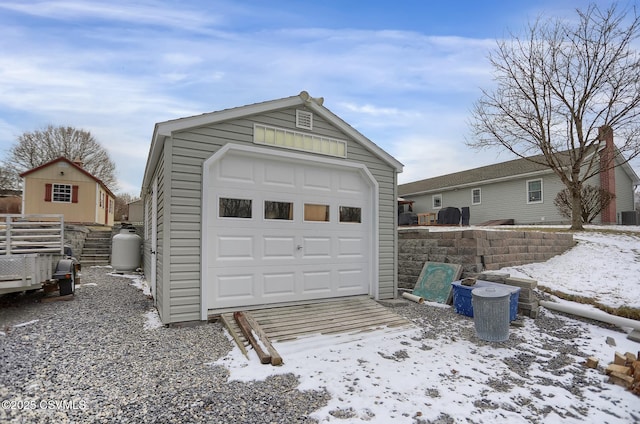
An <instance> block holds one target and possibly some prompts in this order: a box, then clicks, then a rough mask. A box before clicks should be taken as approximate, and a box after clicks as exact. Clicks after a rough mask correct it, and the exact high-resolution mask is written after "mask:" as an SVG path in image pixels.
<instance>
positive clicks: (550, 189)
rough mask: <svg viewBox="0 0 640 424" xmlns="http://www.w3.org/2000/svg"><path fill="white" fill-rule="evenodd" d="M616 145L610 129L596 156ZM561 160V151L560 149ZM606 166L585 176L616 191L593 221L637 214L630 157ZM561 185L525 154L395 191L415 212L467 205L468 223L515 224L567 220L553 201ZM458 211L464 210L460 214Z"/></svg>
mask: <svg viewBox="0 0 640 424" xmlns="http://www.w3.org/2000/svg"><path fill="white" fill-rule="evenodd" d="M613 151H615V146H614V145H613V134H612V133H611V132H610V131H609V132H608V138H607V139H606V141H605V143H604V145H603V146H602V147H601V149H600V150H599V151H598V152H595V153H594V154H596V155H598V156H599V158H598V159H597V160H598V161H599V163H603V162H602V160H601V156H602V155H604V154H612V153H611V152H613ZM559 159H560V160H562V154H559ZM618 165H620V166H617V167H615V168H608V169H604V168H602V170H601V171H600V172H599V173H597V175H595V176H594V177H592V178H591V179H589V180H588V181H587V183H588V184H590V185H594V186H596V187H602V188H605V189H606V190H607V191H609V192H612V193H613V194H615V200H614V201H612V202H611V203H610V204H609V206H608V207H607V208H606V209H605V210H604V211H603V212H602V213H601V214H600V215H598V216H597V217H596V219H595V221H594V224H616V223H622V222H621V221H622V218H623V216H624V215H625V214H626V213H631V214H633V215H634V216H635V213H634V212H633V211H634V208H635V206H634V191H635V188H636V187H637V186H638V185H639V184H640V178H638V175H637V174H636V173H635V172H634V170H633V168H631V166H630V165H629V164H628V163H624V164H621V163H620V162H619V163H618ZM564 188H565V185H564V184H563V183H562V181H561V180H560V178H559V177H558V176H557V175H556V174H555V173H554V172H553V171H552V170H551V169H550V168H548V167H547V166H545V165H541V164H539V163H535V162H533V161H530V160H528V159H516V160H511V161H507V162H502V163H498V164H494V165H488V166H483V167H480V168H474V169H470V170H467V171H461V172H456V173H453V174H448V175H442V176H439V177H434V178H428V179H424V180H419V181H414V182H411V183H407V184H401V185H399V186H398V192H399V195H400V196H401V197H402V198H403V199H404V200H405V201H411V202H413V212H415V213H417V214H430V216H432V217H433V216H437V214H438V213H439V212H440V211H441V210H443V209H444V208H449V207H451V208H458V209H460V210H461V211H462V209H463V208H468V209H467V210H468V215H469V217H468V218H469V224H470V225H477V224H481V223H485V222H490V221H497V220H513V223H514V224H525V225H528V224H538V225H539V224H570V223H571V222H570V219H568V218H566V217H563V216H562V215H561V214H560V212H559V211H558V209H557V207H556V206H555V205H554V199H555V198H556V196H557V194H558V193H559V192H560V191H562V190H563V189H564ZM461 215H462V214H461Z"/></svg>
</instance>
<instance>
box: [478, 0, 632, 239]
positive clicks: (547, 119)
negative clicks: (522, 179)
mask: <svg viewBox="0 0 640 424" xmlns="http://www.w3.org/2000/svg"><path fill="white" fill-rule="evenodd" d="M631 12H632V13H631ZM577 15H578V20H577V21H576V22H573V21H563V20H560V19H555V20H554V19H545V18H544V17H540V18H538V19H537V20H536V21H535V22H533V23H530V24H529V25H528V26H527V28H526V32H525V36H523V37H521V38H520V37H518V36H516V35H514V34H511V38H509V39H506V40H501V41H498V43H497V49H496V50H495V51H494V52H492V53H491V54H490V56H489V60H490V62H491V65H492V66H493V68H494V73H495V79H496V83H497V87H496V88H495V90H494V91H488V90H483V93H482V96H481V98H480V100H478V101H477V102H476V103H475V104H474V109H473V114H472V121H471V126H472V129H473V133H474V136H475V138H474V140H472V141H468V142H467V144H468V145H469V146H471V147H475V148H483V147H495V146H498V147H501V148H505V149H507V150H508V151H510V152H512V153H514V154H515V155H517V156H519V157H521V158H526V159H529V160H531V161H533V162H536V163H540V164H543V165H545V166H548V167H549V168H550V169H552V170H553V172H554V173H555V174H556V175H557V176H558V177H559V178H560V180H561V181H562V182H563V183H564V185H565V186H566V187H567V189H568V190H569V193H570V195H571V209H572V215H571V228H572V229H574V230H579V229H582V228H583V226H582V220H581V200H580V194H581V192H582V186H583V183H584V182H585V181H586V180H587V179H589V178H590V177H593V176H594V175H596V174H598V173H599V172H603V171H607V170H610V169H611V168H613V167H615V166H620V165H622V164H623V163H625V162H628V161H629V160H631V159H633V158H634V157H636V156H638V154H640V138H639V137H638V135H639V134H640V119H639V118H640V117H639V115H640V59H639V57H638V54H637V53H636V52H635V51H634V50H632V43H633V42H634V41H635V40H636V39H637V38H638V36H639V35H640V19H639V18H638V15H637V13H636V10H635V9H633V10H623V11H619V10H618V9H617V7H616V5H615V4H614V5H612V6H611V7H610V8H609V9H607V10H604V11H602V10H600V9H599V8H598V7H597V6H595V5H591V6H589V7H588V8H587V9H586V11H580V10H578V11H577ZM602 129H605V130H606V131H613V133H614V134H615V135H616V139H615V147H616V149H615V154H612V155H609V156H604V160H603V158H602V157H600V155H598V154H595V153H596V151H598V150H599V149H600V148H601V147H602V144H601V142H602V141H603V136H602V134H603V133H605V132H606V131H602ZM559 153H562V154H559ZM534 154H535V155H536V156H533V158H532V157H531V156H532V155H534Z"/></svg>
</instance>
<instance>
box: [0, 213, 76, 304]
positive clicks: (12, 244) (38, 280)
mask: <svg viewBox="0 0 640 424" xmlns="http://www.w3.org/2000/svg"><path fill="white" fill-rule="evenodd" d="M63 255H64V218H63V216H62V215H13V214H0V294H4V293H12V292H16V291H23V290H31V289H38V288H41V287H42V286H43V284H45V283H46V282H49V281H51V279H52V275H53V271H54V268H55V264H56V262H57V260H58V259H59V258H60V257H61V256H63Z"/></svg>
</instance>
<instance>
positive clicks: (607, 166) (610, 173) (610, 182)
mask: <svg viewBox="0 0 640 424" xmlns="http://www.w3.org/2000/svg"><path fill="white" fill-rule="evenodd" d="M598 140H600V141H604V142H605V146H604V149H602V150H600V187H601V188H603V189H605V190H607V191H608V192H609V193H613V194H616V170H615V168H614V165H615V162H614V161H615V146H614V144H613V130H612V129H611V127H609V126H602V127H600V128H599V129H598ZM600 217H601V220H602V223H603V224H615V223H616V222H617V219H616V218H617V217H616V200H615V199H613V200H612V201H611V202H610V203H609V205H608V206H607V207H606V208H604V209H603V210H602V212H601V213H600Z"/></svg>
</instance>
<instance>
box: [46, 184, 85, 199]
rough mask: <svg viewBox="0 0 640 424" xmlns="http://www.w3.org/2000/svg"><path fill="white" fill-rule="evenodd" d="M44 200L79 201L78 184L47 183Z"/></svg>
mask: <svg viewBox="0 0 640 424" xmlns="http://www.w3.org/2000/svg"><path fill="white" fill-rule="evenodd" d="M44 201H45V202H59V203H78V186H77V185H71V184H45V189H44Z"/></svg>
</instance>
